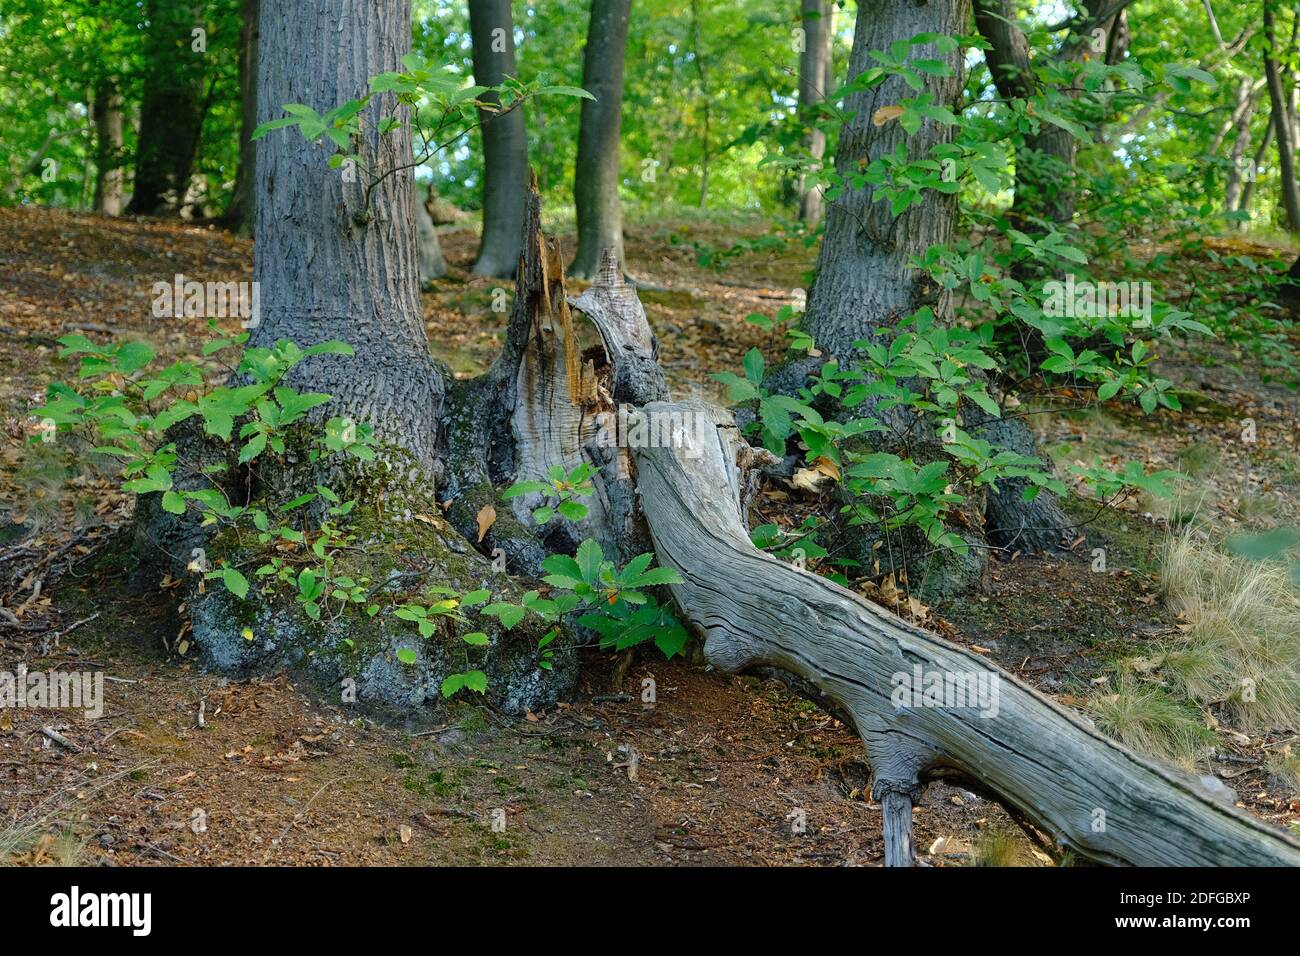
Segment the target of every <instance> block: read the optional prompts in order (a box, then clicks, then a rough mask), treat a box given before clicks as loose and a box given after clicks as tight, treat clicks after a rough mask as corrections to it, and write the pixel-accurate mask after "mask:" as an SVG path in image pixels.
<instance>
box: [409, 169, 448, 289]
mask: <svg viewBox="0 0 1300 956" xmlns="http://www.w3.org/2000/svg"><path fill="white" fill-rule="evenodd" d="M433 211H434V197H433V190H432V189H430V190H429V192H428V194H427V196H421V195H419V190H418V189H416V196H415V244H416V247H417V248H418V249H419V254H420V288H422V289H424V288H428V286H429V284H430V283H431V282H433V280H434V279H441V278H442V277H443V276H445V275H446V274H447V260H446V259H444V258H443V255H442V245H441V244H440V243H439V242H438V230H437V228H436V226H437V220H436V219H435V218H434V212H433Z"/></svg>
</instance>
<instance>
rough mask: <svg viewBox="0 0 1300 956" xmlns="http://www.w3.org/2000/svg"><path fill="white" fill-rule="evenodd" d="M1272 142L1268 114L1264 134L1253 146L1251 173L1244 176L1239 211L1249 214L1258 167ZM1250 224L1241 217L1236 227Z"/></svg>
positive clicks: (1271, 126) (1238, 204)
mask: <svg viewBox="0 0 1300 956" xmlns="http://www.w3.org/2000/svg"><path fill="white" fill-rule="evenodd" d="M1272 144H1273V119H1272V117H1271V116H1270V117H1269V121H1268V122H1267V123H1266V124H1265V125H1264V135H1263V136H1262V137H1261V138H1260V140H1259V145H1258V146H1257V147H1255V157H1254V160H1253V161H1252V163H1251V167H1250V171H1251V174H1250V175H1249V176H1247V177H1246V185H1244V186H1243V187H1242V189H1241V201H1240V202H1238V203H1237V209H1238V210H1239V211H1240V212H1244V213H1246V215H1250V200H1251V197H1252V196H1253V195H1254V193H1255V183H1257V182H1258V181H1259V167H1260V165H1261V164H1262V163H1263V162H1264V156H1265V155H1266V154H1267V153H1268V148H1269V146H1271V145H1272ZM1249 224H1250V220H1249V219H1242V220H1240V221H1239V222H1238V223H1237V228H1238V229H1245V228H1246V227H1247V226H1248V225H1249Z"/></svg>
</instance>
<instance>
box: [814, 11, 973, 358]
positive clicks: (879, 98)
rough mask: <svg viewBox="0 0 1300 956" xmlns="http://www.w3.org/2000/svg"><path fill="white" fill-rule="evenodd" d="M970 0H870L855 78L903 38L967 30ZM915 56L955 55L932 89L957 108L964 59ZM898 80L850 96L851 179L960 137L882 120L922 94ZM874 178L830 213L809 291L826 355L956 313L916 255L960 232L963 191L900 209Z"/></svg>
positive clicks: (930, 52)
mask: <svg viewBox="0 0 1300 956" xmlns="http://www.w3.org/2000/svg"><path fill="white" fill-rule="evenodd" d="M968 13H969V7H968V5H967V3H966V2H965V0H957V2H953V0H926V2H921V3H915V4H912V3H909V4H897V3H887V2H885V0H863V2H862V3H861V4H859V6H858V19H857V26H856V28H855V30H854V36H853V51H852V53H851V55H850V58H849V76H857V75H858V74H859V73H861V72H863V71H864V70H866V69H868V68H869V67H870V66H871V65H872V63H873V62H874V61H872V60H871V59H870V57H869V55H868V54H869V53H870V51H872V50H887V49H889V45H890V44H891V43H892V42H894V41H895V40H900V39H910V38H911V37H913V36H915V35H917V34H920V33H939V34H948V35H956V34H960V33H961V32H962V31H963V30H964V29H965V28H966V18H967V16H968ZM914 49H915V51H916V52H915V55H916V56H917V57H924V58H928V59H939V60H943V61H944V62H946V63H947V64H948V65H949V66H950V67H951V68H952V69H953V72H954V75H953V76H948V77H927V78H926V91H927V92H929V93H930V94H931V95H932V96H933V97H934V102H936V103H942V104H945V105H951V104H953V103H954V102H955V100H956V98H957V95H958V93H959V91H960V89H961V72H962V59H961V56H960V54H958V53H949V54H946V55H945V54H940V53H938V52H937V51H936V50H935V49H934V47H933V46H932V45H924V46H920V47H916V48H914ZM915 95H916V94H915V93H913V92H912V91H911V90H910V89H909V88H908V87H907V85H906V84H905V83H904V82H903V81H902V80H901V79H900V78H898V77H890V78H889V79H887V80H886V81H885V82H884V83H881V84H880V85H879V86H877V87H875V88H874V89H871V90H860V91H858V92H855V93H853V94H852V95H850V96H849V98H848V100H847V102H846V103H845V109H846V110H847V111H848V112H849V113H851V114H853V119H852V120H851V121H850V122H849V123H848V125H846V126H845V127H844V129H843V130H842V131H841V133H840V141H839V148H838V150H837V152H836V157H835V167H836V169H837V171H838V172H839V173H840V174H841V175H842V176H845V177H846V178H847V177H848V176H851V175H852V174H853V173H855V172H856V171H857V170H858V169H859V168H860V167H861V166H864V165H866V164H868V163H870V162H872V161H873V160H875V159H877V158H879V157H880V156H882V155H884V154H886V153H892V152H893V151H894V150H895V149H896V148H898V147H899V146H900V145H902V146H904V147H905V148H906V149H907V151H908V155H910V156H912V157H914V158H921V157H924V156H928V155H929V152H930V150H931V148H932V147H934V146H936V145H938V144H940V143H946V142H949V141H951V139H952V127H950V126H944V125H943V124H941V123H936V122H934V121H932V120H926V121H925V122H924V123H923V124H922V125H921V128H920V130H919V131H918V132H917V133H916V134H915V135H914V136H908V135H907V132H906V131H905V130H904V129H903V128H902V126H900V125H899V124H898V122H897V121H894V120H891V121H888V122H885V123H884V124H883V125H880V126H877V125H876V124H875V122H874V121H873V117H875V115H876V111H877V110H879V109H880V108H881V107H883V106H892V105H894V104H896V103H898V102H899V100H901V99H904V98H909V97H912V96H915ZM875 193H876V190H875V189H874V187H872V186H870V185H867V186H865V187H864V188H862V189H855V190H847V191H846V192H845V193H844V195H843V196H841V197H840V198H839V199H838V200H837V201H836V202H835V203H834V204H833V205H832V206H831V208H830V210H829V211H828V213H827V215H826V233H825V237H824V238H823V240H822V246H821V253H820V255H819V257H818V260H817V279H816V282H815V283H814V284H813V288H812V291H811V293H810V294H809V296H808V304H807V312H806V315H805V318H804V328H805V330H806V331H808V332H809V333H810V334H811V335H812V336H813V338H814V340H815V341H816V342H817V346H818V347H819V348H820V349H821V350H822V351H823V352H826V353H829V354H830V355H834V356H836V357H839V358H844V357H847V356H850V355H851V354H852V352H853V342H854V341H856V340H857V339H864V338H865V339H881V338H885V337H888V336H889V335H890V334H892V331H893V329H894V328H895V327H896V324H897V322H898V320H899V319H902V318H904V317H906V316H908V315H910V314H911V313H913V312H915V311H916V310H917V309H919V308H920V307H921V306H924V305H930V306H932V307H933V308H934V310H935V314H936V316H939V317H940V318H942V317H943V315H944V314H945V313H948V312H949V311H950V308H951V306H950V303H949V299H948V296H947V294H945V293H944V292H943V291H942V290H941V289H939V288H938V286H936V285H935V283H934V282H932V281H931V280H930V279H929V277H928V276H926V275H924V274H923V273H921V272H919V271H917V270H916V269H913V268H912V267H911V265H910V263H909V258H910V257H911V256H915V255H922V254H923V253H924V252H925V251H926V249H928V248H929V247H930V246H932V245H936V244H942V243H947V242H949V241H950V240H951V239H952V228H953V221H954V217H955V212H956V197H955V196H951V195H944V194H942V193H939V192H937V191H934V190H929V191H927V192H926V194H925V199H924V201H923V202H922V203H921V204H920V205H919V206H913V207H912V208H911V209H909V210H907V211H906V212H904V213H903V214H902V215H900V216H892V215H891V214H890V211H889V205H888V203H880V202H877V201H876V200H877V198H878V197H877V196H876V195H875Z"/></svg>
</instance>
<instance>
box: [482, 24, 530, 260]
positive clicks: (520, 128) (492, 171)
mask: <svg viewBox="0 0 1300 956" xmlns="http://www.w3.org/2000/svg"><path fill="white" fill-rule="evenodd" d="M469 28H470V34H471V35H472V37H473V59H474V82H475V83H477V84H479V85H480V86H497V85H499V84H500V83H501V81H502V80H503V79H504V78H505V77H507V76H515V75H516V73H517V68H516V66H515V35H514V24H513V21H512V20H511V17H510V0H470V2H469ZM488 99H489V100H490V99H491V97H488ZM479 118H480V120H481V121H482V134H483V236H482V239H481V240H480V242H479V248H478V259H477V261H476V262H475V263H474V271H475V272H477V273H479V274H480V275H487V276H501V277H508V276H513V275H514V274H515V269H516V268H517V267H518V265H519V237H520V234H521V230H522V228H523V221H524V220H523V216H524V208H525V203H526V193H527V190H528V133H527V129H526V128H525V126H524V110H523V107H522V106H519V107H516V108H514V109H512V110H510V111H509V112H506V113H499V114H494V113H488V112H482V111H481V112H480V114H479Z"/></svg>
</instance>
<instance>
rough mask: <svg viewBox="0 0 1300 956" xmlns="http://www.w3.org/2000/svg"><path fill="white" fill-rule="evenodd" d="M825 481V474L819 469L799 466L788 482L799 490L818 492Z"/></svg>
mask: <svg viewBox="0 0 1300 956" xmlns="http://www.w3.org/2000/svg"><path fill="white" fill-rule="evenodd" d="M825 482H826V475H824V474H823V473H822V472H820V471H814V470H813V469H811V468H800V469H799V470H798V471H796V472H795V473H794V477H793V478H791V479H790V484H791V485H792V486H794V487H795V488H798V489H799V490H800V491H807V492H811V493H812V494H818V493H819V492H820V491H821V486H822V485H823V484H825Z"/></svg>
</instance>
